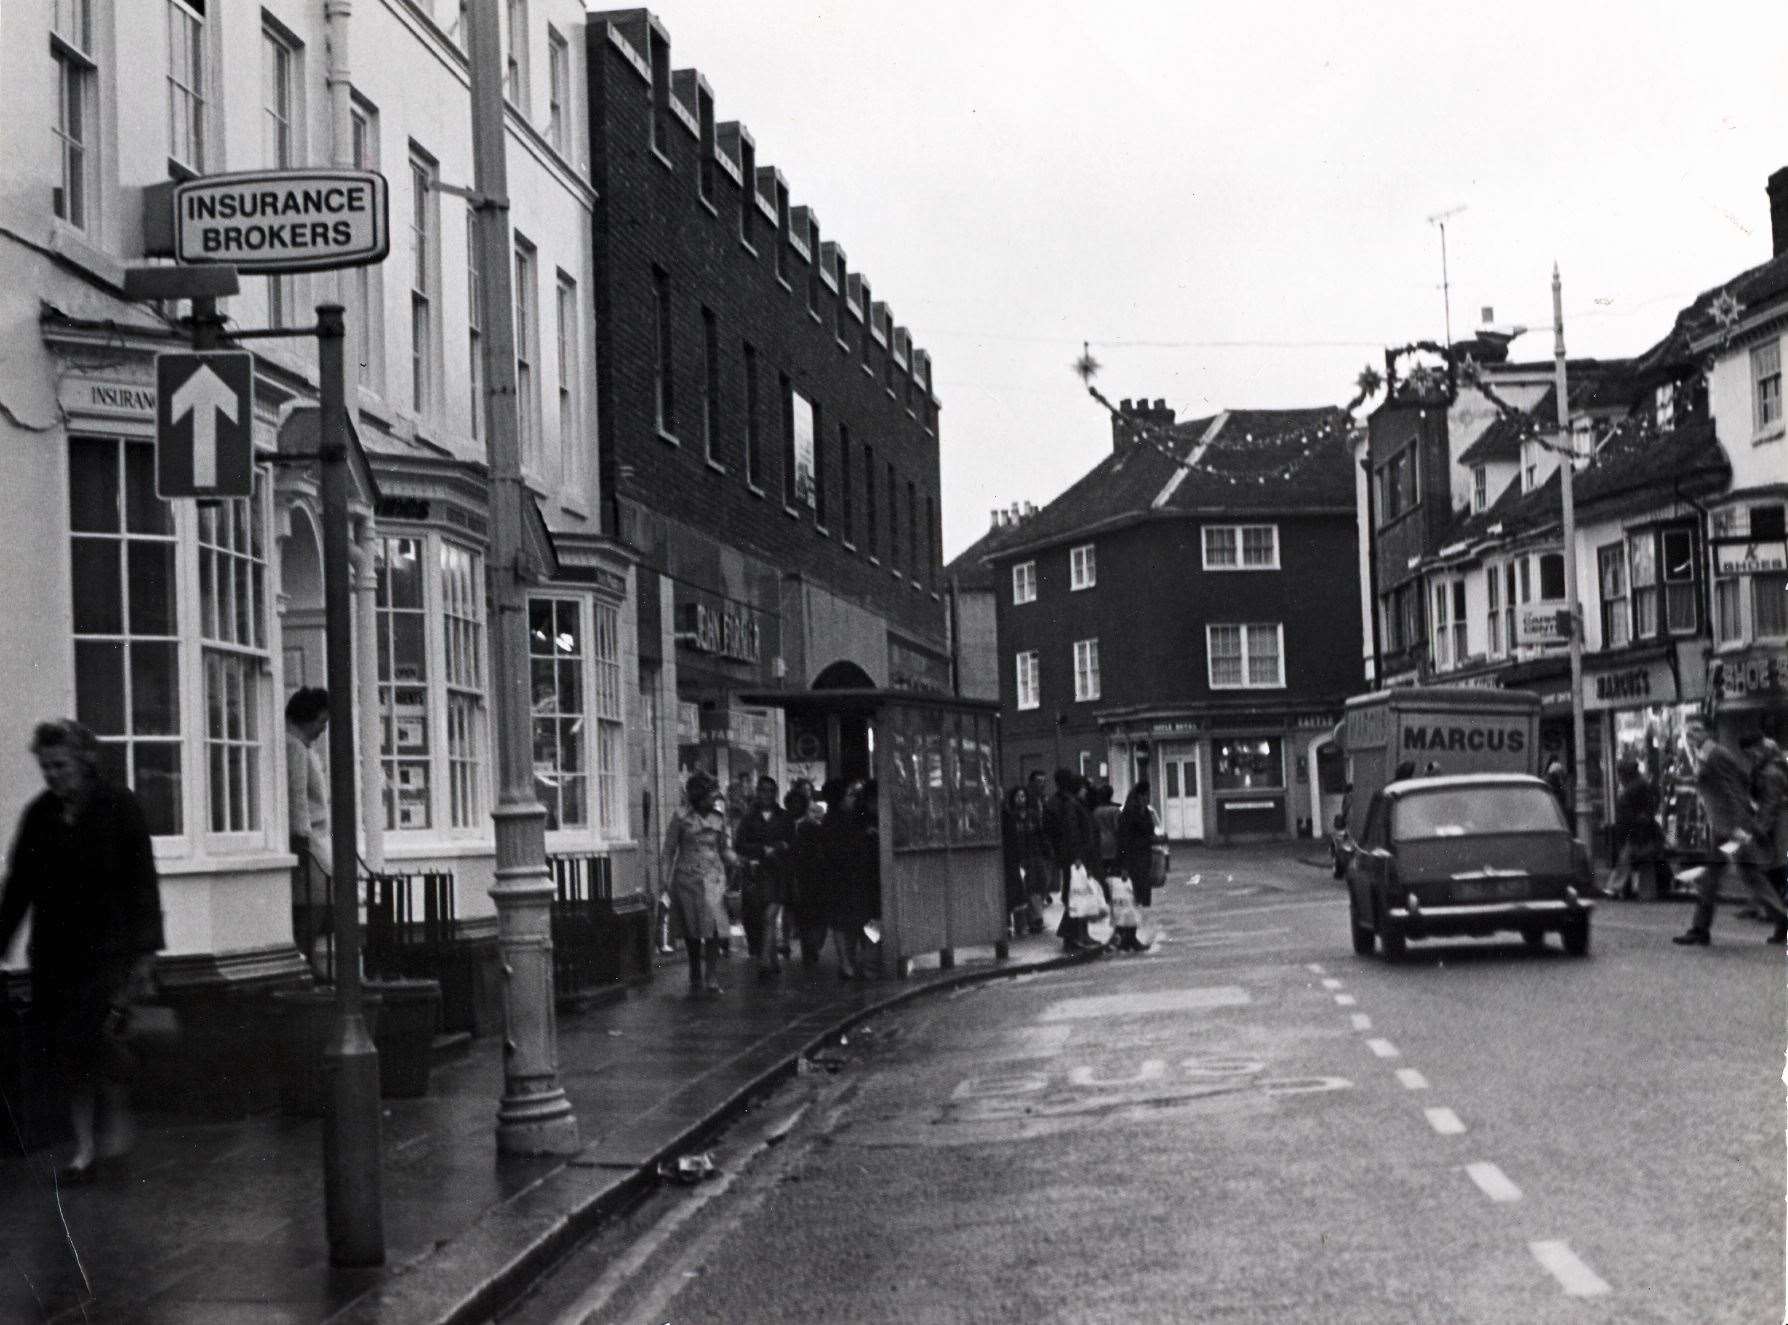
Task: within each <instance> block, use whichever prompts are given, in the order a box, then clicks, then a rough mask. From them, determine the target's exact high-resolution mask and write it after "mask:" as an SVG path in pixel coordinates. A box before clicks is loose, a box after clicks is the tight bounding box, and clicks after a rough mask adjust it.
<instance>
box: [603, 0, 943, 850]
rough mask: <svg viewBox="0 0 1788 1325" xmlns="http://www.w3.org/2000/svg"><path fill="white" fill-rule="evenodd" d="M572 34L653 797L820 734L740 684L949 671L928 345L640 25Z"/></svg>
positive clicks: (658, 29) (758, 762) (919, 679)
mask: <svg viewBox="0 0 1788 1325" xmlns="http://www.w3.org/2000/svg"><path fill="white" fill-rule="evenodd" d="M586 35H587V50H588V64H589V69H590V142H591V172H592V178H593V182H594V184H595V187H596V191H597V194H598V196H599V198H600V202H599V204H598V207H597V210H596V223H595V272H596V278H595V304H596V362H597V395H598V418H599V429H600V433H599V436H600V441H599V455H600V469H601V473H600V477H601V481H602V484H603V491H604V493H605V494H606V496H607V501H608V507H607V509H606V510H605V511H604V524H605V527H607V528H611V529H613V530H614V531H615V532H616V533H617V534H618V535H619V537H620V538H621V540H622V541H623V542H625V543H626V544H628V545H629V546H630V547H632V548H634V549H635V550H637V552H638V554H639V556H640V558H641V569H640V573H639V574H640V578H639V598H638V618H639V640H640V645H639V652H640V667H639V685H640V691H641V695H642V698H643V705H642V712H643V713H644V714H645V718H646V721H647V723H648V724H650V725H651V726H652V728H653V729H654V731H655V732H656V736H657V739H656V741H655V742H653V743H652V744H651V749H650V751H649V752H648V754H647V758H648V760H649V762H650V763H651V764H652V766H651V767H645V768H640V769H638V770H636V773H637V774H638V776H637V777H636V779H635V786H636V787H647V786H649V787H653V788H655V789H656V799H657V804H658V807H659V808H662V807H663V805H664V804H665V803H666V801H667V800H669V801H671V803H674V798H675V797H676V796H677V795H678V789H679V787H680V784H681V780H682V777H683V776H684V775H686V774H687V773H688V772H690V771H692V770H694V769H696V768H702V769H706V770H707V771H709V772H712V773H714V774H716V775H718V776H719V777H720V778H721V780H722V781H723V782H729V781H732V780H735V779H737V778H739V777H740V775H741V774H756V773H757V772H759V771H763V770H769V771H770V772H772V773H774V774H778V775H784V774H786V773H788V772H789V771H790V764H791V761H792V762H793V763H794V764H798V765H801V769H800V771H811V770H812V769H813V767H815V766H816V765H818V764H820V762H821V761H823V759H824V757H825V753H826V748H827V742H828V740H839V739H841V738H840V736H839V733H837V732H836V731H834V732H832V733H827V732H825V731H805V730H803V731H795V732H788V731H786V730H785V728H784V725H783V724H784V719H783V716H782V713H781V710H779V709H778V710H767V709H755V708H752V707H749V706H747V705H745V704H742V703H741V702H740V701H739V700H738V698H737V697H738V696H739V695H740V694H741V693H742V692H749V691H752V690H760V691H761V690H764V689H769V688H779V687H807V686H816V685H817V686H831V685H839V684H852V685H870V684H874V685H878V686H888V685H892V686H911V687H921V688H929V689H936V690H940V691H942V690H947V689H948V687H949V664H948V654H947V652H946V645H945V640H944V628H943V619H944V618H943V608H942V596H941V579H940V573H939V572H940V565H939V561H940V558H939V524H940V512H939V496H938V401H937V399H936V397H935V396H934V395H933V393H932V389H931V388H932V383H931V361H930V356H929V355H928V354H927V353H926V352H925V351H924V350H922V349H918V348H916V347H915V346H914V345H913V343H912V338H911V335H910V333H909V332H908V330H907V329H906V328H905V327H903V326H899V325H897V324H896V322H895V320H894V316H893V313H892V312H891V311H890V309H889V306H888V304H887V303H886V302H883V301H881V300H878V299H877V298H876V297H875V292H874V290H873V288H872V283H871V281H870V279H869V277H868V276H867V275H866V274H865V273H864V272H862V271H859V270H856V269H854V268H852V267H851V266H850V265H849V263H848V262H847V260H846V255H845V251H844V249H843V247H841V246H840V245H839V244H838V243H837V242H836V241H835V240H833V239H831V238H828V237H826V236H825V235H824V234H823V233H822V230H821V226H820V221H819V218H818V215H817V214H816V211H815V209H814V208H813V207H811V206H806V205H801V204H799V203H797V202H795V201H794V199H793V196H792V193H791V189H790V186H789V183H788V181H787V180H786V179H785V178H784V176H783V174H782V172H781V171H780V170H778V169H777V168H775V167H774V166H772V165H769V164H766V163H765V162H764V160H763V159H762V158H761V157H760V155H759V152H758V148H757V144H756V142H755V140H754V138H753V136H752V134H751V133H750V131H749V130H747V129H746V127H745V126H744V125H742V124H740V123H737V122H734V121H726V122H721V121H718V120H717V119H716V114H715V104H714V97H713V93H712V91H711V90H710V89H709V87H708V84H707V81H706V80H705V79H703V78H702V77H701V75H700V74H699V73H697V72H696V71H695V70H693V69H674V68H673V65H672V58H671V45H670V36H669V34H668V33H667V32H666V30H665V28H664V26H663V25H662V24H661V23H660V22H659V21H658V20H657V19H656V18H655V17H654V16H653V15H652V14H650V13H649V12H648V11H646V10H641V9H635V10H625V11H613V12H608V13H600V14H592V15H591V16H590V24H589V28H588V31H587V34H586ZM858 739H861V738H860V736H859V738H858ZM642 808H645V809H646V810H647V811H648V813H653V811H652V808H651V807H650V806H649V805H647V806H644V807H642ZM654 821H655V822H662V819H661V817H658V816H657V815H656V814H654Z"/></svg>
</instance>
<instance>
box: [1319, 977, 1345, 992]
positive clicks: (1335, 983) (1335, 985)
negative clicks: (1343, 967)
mask: <svg viewBox="0 0 1788 1325" xmlns="http://www.w3.org/2000/svg"><path fill="white" fill-rule="evenodd" d="M1322 987H1323V988H1324V989H1339V988H1340V987H1341V982H1340V981H1339V980H1337V979H1335V977H1334V976H1332V975H1331V976H1330V977H1329V978H1328V979H1326V980H1324V981H1323V982H1322Z"/></svg>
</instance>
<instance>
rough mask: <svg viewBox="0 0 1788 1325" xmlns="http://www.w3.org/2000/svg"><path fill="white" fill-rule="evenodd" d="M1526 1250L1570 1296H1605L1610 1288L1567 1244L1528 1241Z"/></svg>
mask: <svg viewBox="0 0 1788 1325" xmlns="http://www.w3.org/2000/svg"><path fill="white" fill-rule="evenodd" d="M1527 1246H1528V1250H1530V1251H1531V1252H1533V1254H1534V1259H1535V1260H1537V1261H1539V1263H1540V1264H1541V1265H1543V1266H1544V1267H1545V1268H1546V1271H1547V1273H1549V1274H1550V1275H1551V1276H1552V1277H1553V1278H1554V1279H1556V1280H1558V1282H1559V1286H1560V1287H1562V1288H1563V1289H1564V1290H1565V1293H1566V1294H1567V1295H1569V1296H1571V1297H1605V1296H1606V1295H1607V1294H1608V1293H1609V1292H1610V1291H1611V1290H1610V1289H1609V1287H1608V1281H1607V1280H1606V1279H1604V1278H1602V1276H1601V1275H1599V1274H1597V1273H1596V1272H1595V1271H1594V1270H1592V1269H1590V1268H1589V1267H1588V1266H1587V1265H1585V1264H1584V1263H1583V1261H1582V1260H1581V1259H1580V1258H1579V1257H1578V1255H1577V1253H1576V1252H1574V1251H1572V1250H1571V1249H1570V1247H1569V1245H1568V1244H1566V1243H1564V1242H1561V1241H1557V1240H1550V1241H1543V1242H1530V1243H1528V1244H1527Z"/></svg>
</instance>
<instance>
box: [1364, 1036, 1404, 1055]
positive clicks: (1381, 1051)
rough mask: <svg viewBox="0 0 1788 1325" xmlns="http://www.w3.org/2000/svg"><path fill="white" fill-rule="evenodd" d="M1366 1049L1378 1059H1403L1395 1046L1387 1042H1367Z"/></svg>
mask: <svg viewBox="0 0 1788 1325" xmlns="http://www.w3.org/2000/svg"><path fill="white" fill-rule="evenodd" d="M1366 1047H1367V1048H1368V1049H1370V1050H1371V1051H1372V1052H1373V1053H1375V1054H1377V1055H1378V1056H1379V1057H1380V1058H1401V1057H1403V1055H1402V1054H1400V1053H1398V1052H1397V1046H1396V1045H1394V1044H1392V1043H1391V1042H1390V1041H1389V1040H1367V1041H1366Z"/></svg>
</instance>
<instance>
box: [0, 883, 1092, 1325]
mask: <svg viewBox="0 0 1788 1325" xmlns="http://www.w3.org/2000/svg"><path fill="white" fill-rule="evenodd" d="M1053 919H1054V917H1053V915H1052V916H1051V921H1052V922H1053ZM1105 932H1106V931H1105V930H1104V929H1103V928H1102V927H1097V928H1095V935H1096V936H1098V937H1103V935H1104V933H1105ZM741 947H742V944H741V943H739V942H738V941H735V943H734V949H735V952H734V955H733V956H732V957H731V958H730V959H729V960H728V961H727V963H726V969H724V970H723V972H722V980H723V982H724V983H725V985H726V992H725V993H724V994H722V995H720V996H718V997H704V998H691V997H690V996H689V994H688V992H687V983H686V980H685V978H684V971H683V968H682V964H681V961H680V959H677V958H671V959H667V960H666V961H665V962H664V963H663V964H662V965H661V966H660V968H659V969H658V971H657V973H656V976H655V978H654V980H653V981H652V983H651V984H650V985H649V986H648V987H646V988H643V989H639V990H635V991H631V992H629V993H628V994H627V996H626V997H625V998H624V999H622V1000H620V1001H617V1002H614V1003H611V1004H608V1005H606V1006H602V1007H596V1008H591V1009H588V1010H584V1011H581V1012H575V1013H568V1014H567V1013H562V1014H561V1016H560V1018H559V1022H558V1037H559V1066H560V1080H561V1083H562V1085H563V1086H564V1088H565V1090H566V1092H567V1094H568V1095H569V1096H570V1098H571V1101H572V1104H573V1106H574V1108H575V1110H576V1113H577V1117H578V1121H579V1124H580V1128H581V1134H582V1139H583V1141H584V1143H585V1144H584V1146H583V1148H582V1150H580V1151H579V1152H578V1153H577V1154H576V1155H574V1156H572V1157H570V1158H569V1159H564V1158H555V1159H514V1158H499V1157H498V1155H497V1153H496V1141H495V1114H496V1104H497V1101H498V1099H499V1097H500V1095H501V1091H502V1061H501V1052H500V1042H499V1041H498V1039H497V1038H496V1037H494V1036H493V1037H490V1038H488V1039H487V1040H484V1041H480V1042H477V1043H475V1044H474V1046H473V1047H472V1049H471V1051H470V1052H469V1053H468V1054H466V1055H465V1056H464V1057H463V1058H461V1059H459V1060H457V1061H453V1062H448V1063H444V1064H441V1065H438V1066H436V1067H435V1069H434V1070H433V1073H432V1076H431V1080H430V1092H429V1095H428V1097H427V1098H425V1099H421V1100H388V1101H385V1103H384V1110H385V1112H384V1132H383V1137H384V1156H383V1159H384V1162H383V1169H382V1184H383V1209H384V1232H385V1242H386V1251H387V1259H386V1264H385V1265H384V1266H383V1267H382V1268H380V1269H374V1270H342V1269H336V1268H334V1267H332V1266H331V1265H330V1264H329V1261H328V1256H327V1243H326V1239H325V1234H324V1203H323V1183H322V1153H323V1138H322V1125H321V1123H320V1122H318V1121H316V1120H303V1119H298V1118H291V1117H285V1116H276V1115H269V1116H257V1117H253V1118H249V1119H247V1120H245V1121H240V1122H231V1123H221V1124H211V1123H207V1124H198V1123H193V1122H189V1121H186V1120H182V1119H176V1118H172V1117H167V1118H161V1119H157V1118H153V1117H151V1118H147V1119H145V1120H144V1130H143V1134H142V1136H141V1138H140V1140H139V1143H138V1145H137V1147H136V1149H135V1150H134V1151H133V1152H132V1154H131V1155H130V1156H129V1157H127V1158H126V1159H123V1160H119V1161H116V1162H114V1163H113V1164H112V1165H111V1167H110V1168H106V1167H105V1166H103V1165H102V1169H101V1173H100V1177H99V1180H98V1181H96V1182H94V1183H91V1184H86V1185H80V1186H66V1185H61V1184H59V1183H58V1182H57V1181H56V1177H55V1165H56V1163H57V1161H58V1160H59V1159H61V1158H63V1156H61V1155H60V1154H59V1153H49V1152H38V1153H35V1154H32V1155H29V1156H26V1157H24V1158H19V1157H16V1156H15V1157H10V1158H7V1159H5V1160H4V1161H3V1162H0V1210H4V1211H5V1212H6V1217H5V1219H4V1220H3V1221H0V1252H3V1253H4V1257H5V1264H4V1266H3V1267H0V1320H3V1321H21V1322H23V1321H51V1322H61V1321H76V1320H78V1321H81V1322H94V1323H97V1322H114V1321H116V1322H129V1323H130V1325H161V1323H163V1322H166V1323H168V1325H172V1323H173V1322H179V1325H207V1323H208V1322H224V1321H228V1322H232V1325H235V1323H238V1322H280V1323H282V1325H312V1323H313V1322H324V1321H329V1322H343V1323H352V1325H375V1323H378V1325H395V1323H397V1322H403V1323H406V1325H407V1323H409V1322H417V1323H422V1322H429V1323H441V1325H445V1323H447V1322H455V1323H457V1322H469V1321H477V1320H483V1319H486V1318H488V1316H489V1315H490V1314H491V1313H492V1312H493V1311H494V1310H496V1309H497V1308H498V1307H500V1306H502V1305H503V1304H504V1303H505V1302H506V1301H508V1300H509V1299H511V1298H513V1297H515V1296H516V1295H517V1294H518V1293H520V1292H521V1291H522V1290H523V1289H524V1288H525V1287H526V1286H527V1285H528V1284H529V1283H530V1282H532V1281H533V1280H534V1279H535V1278H537V1277H538V1276H539V1275H540V1274H541V1273H543V1272H544V1271H545V1270H546V1269H547V1268H549V1267H550V1266H551V1264H552V1263H553V1262H554V1261H555V1260H556V1259H557V1258H559V1257H560V1256H562V1255H563V1254H564V1253H565V1252H567V1251H568V1250H570V1248H571V1247H572V1246H574V1245H575V1244H576V1243H577V1241H578V1240H579V1239H580V1238H582V1237H584V1236H585V1235H586V1234H588V1233H589V1232H590V1231H591V1230H592V1229H593V1228H595V1227H596V1226H597V1225H598V1224H600V1223H601V1221H602V1220H603V1219H604V1218H605V1217H607V1216H609V1215H611V1214H613V1213H614V1212H616V1211H617V1210H619V1209H622V1208H624V1207H625V1206H626V1205H628V1204H629V1203H631V1202H632V1201H634V1200H635V1199H637V1198H638V1197H639V1196H640V1195H642V1194H643V1193H644V1192H646V1191H647V1190H649V1189H650V1187H651V1186H652V1185H653V1184H654V1183H656V1182H657V1181H658V1176H657V1175H658V1166H659V1165H660V1163H662V1162H665V1161H667V1160H672V1159H674V1158H675V1157H676V1156H678V1155H679V1154H684V1153H688V1152H690V1151H693V1150H699V1149H700V1148H701V1147H702V1144H703V1142H704V1139H706V1138H708V1137H711V1136H712V1135H713V1134H715V1133H716V1131H717V1130H718V1129H720V1128H721V1127H722V1126H723V1125H724V1124H725V1123H726V1122H727V1121H728V1120H729V1119H730V1118H732V1117H733V1116H735V1115H736V1114H737V1113H739V1112H740V1111H741V1110H742V1109H744V1108H745V1107H747V1106H748V1105H749V1104H750V1103H751V1101H752V1100H753V1099H754V1098H756V1097H758V1096H760V1095H762V1094H763V1093H764V1092H766V1091H767V1090H769V1089H770V1088H771V1087H772V1086H774V1085H775V1084H777V1083H778V1082H779V1081H780V1080H782V1079H783V1078H785V1077H786V1076H788V1075H789V1074H791V1073H794V1072H795V1071H797V1070H798V1068H799V1065H800V1062H801V1060H802V1059H803V1058H804V1057H806V1056H808V1055H811V1054H813V1053H814V1052H816V1051H817V1050H819V1049H820V1048H821V1047H823V1046H824V1045H825V1043H826V1042H827V1041H828V1040H831V1039H833V1038H834V1037H836V1036H838V1035H840V1034H841V1033H843V1032H845V1031H847V1030H848V1029H849V1028H850V1027H851V1026H853V1025H854V1024H855V1023H857V1022H859V1021H861V1020H863V1019H864V1018H867V1017H870V1016H873V1015H875V1014H876V1013H878V1012H881V1011H884V1010H885V1009H887V1008H889V1007H891V1006H894V1005H896V1004H899V1003H901V1002H904V1001H905V1000H908V999H911V998H915V997H920V996H923V995H925V994H927V993H929V992H932V991H936V990H939V989H946V988H951V987H954V986H958V985H961V984H964V983H968V982H974V981H980V980H986V979H992V978H999V977H1002V976H1008V975H1013V974H1018V973H1021V972H1027V971H1036V970H1040V969H1048V968H1051V967H1055V966H1060V965H1064V964H1068V963H1072V962H1078V961H1085V960H1088V959H1087V958H1086V957H1084V956H1064V955H1063V953H1062V951H1061V946H1060V944H1059V943H1058V942H1057V941H1056V940H1055V939H1054V938H1053V937H1052V936H1051V935H1050V934H1049V933H1048V932H1047V931H1046V933H1045V934H1044V935H1043V936H1041V937H1037V938H1031V937H1025V938H1020V939H1015V940H1013V942H1012V945H1011V950H1010V955H1009V957H1008V959H1007V960H1005V961H996V960H995V956H994V952H993V949H992V948H991V947H989V948H984V949H961V950H958V951H957V953H956V954H955V965H954V967H953V968H951V969H948V970H942V969H938V967H937V964H936V957H935V955H933V956H931V957H929V958H919V959H917V960H916V962H915V967H914V969H913V972H912V974H911V975H910V977H909V978H907V979H905V980H899V979H895V978H893V977H892V976H891V975H883V976H881V977H879V978H872V979H870V980H868V981H867V982H864V983H845V982H842V981H840V979H839V978H838V975H837V969H836V966H835V965H834V963H833V961H832V959H831V954H830V950H829V949H828V952H827V955H826V959H825V960H824V961H823V962H822V964H821V965H820V966H818V967H815V968H804V967H803V966H802V965H801V963H800V962H799V960H798V959H797V961H796V962H795V963H794V964H793V965H791V966H789V967H788V968H787V969H785V971H784V973H783V975H782V976H781V977H779V978H775V979H766V978H763V977H760V976H759V975H758V974H757V973H756V972H755V970H754V969H753V965H752V963H751V961H750V960H749V958H747V957H746V956H745V955H744V954H743V953H742V952H740V951H738V949H739V948H741Z"/></svg>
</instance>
